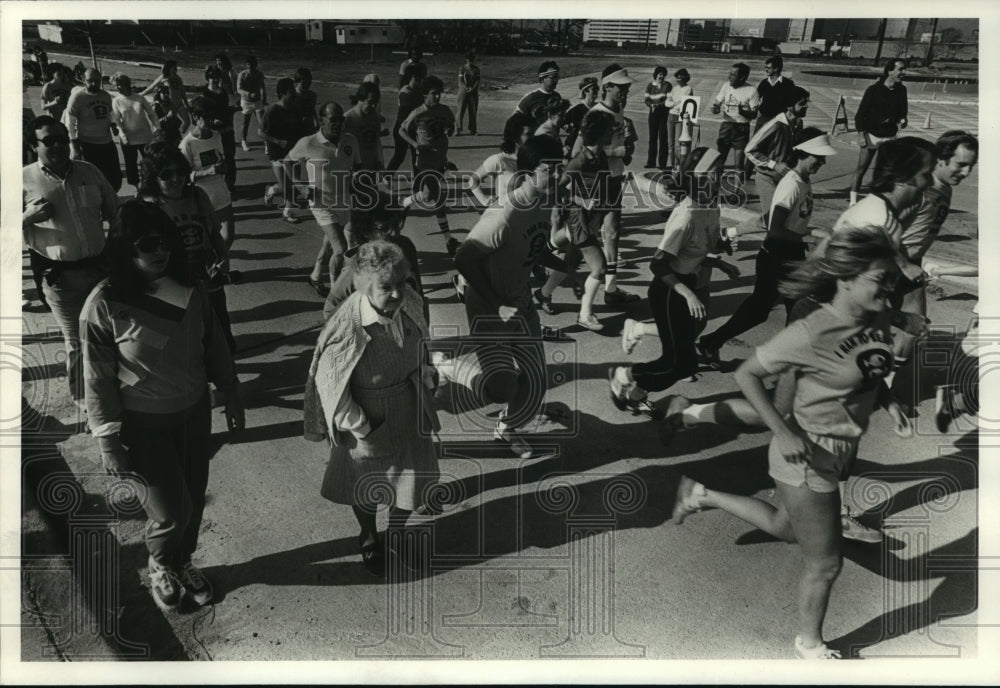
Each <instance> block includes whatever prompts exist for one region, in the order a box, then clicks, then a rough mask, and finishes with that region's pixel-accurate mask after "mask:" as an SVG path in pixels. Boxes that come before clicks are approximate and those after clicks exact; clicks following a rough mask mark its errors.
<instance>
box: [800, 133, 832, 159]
mask: <svg viewBox="0 0 1000 688" xmlns="http://www.w3.org/2000/svg"><path fill="white" fill-rule="evenodd" d="M793 149H794V150H800V151H802V152H803V153H808V154H809V155H823V156H827V155H836V154H837V150H836V149H835V148H834V147H833V146H831V145H830V136H829V134H820V135H819V136H814V137H813V138H811V139H808V140H806V141H803V142H802V143H800V144H799V145H797V146H793Z"/></svg>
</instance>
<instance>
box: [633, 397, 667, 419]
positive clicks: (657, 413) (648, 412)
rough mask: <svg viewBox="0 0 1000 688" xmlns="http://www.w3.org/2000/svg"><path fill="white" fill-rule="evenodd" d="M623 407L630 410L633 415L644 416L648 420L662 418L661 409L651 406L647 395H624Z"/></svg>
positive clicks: (651, 403)
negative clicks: (634, 397) (640, 396)
mask: <svg viewBox="0 0 1000 688" xmlns="http://www.w3.org/2000/svg"><path fill="white" fill-rule="evenodd" d="M625 407H626V408H627V409H628V410H629V411H631V412H632V415H633V416H646V418H649V419H650V420H663V411H662V410H660V409H658V408H656V407H655V406H653V402H651V401H650V400H649V397H648V396H646V397H643V398H642V399H633V398H631V397H626V399H625Z"/></svg>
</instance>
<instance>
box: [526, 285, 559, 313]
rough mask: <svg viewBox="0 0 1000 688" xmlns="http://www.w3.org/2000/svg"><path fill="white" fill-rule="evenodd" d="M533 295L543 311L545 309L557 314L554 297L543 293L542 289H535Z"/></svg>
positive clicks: (547, 311)
mask: <svg viewBox="0 0 1000 688" xmlns="http://www.w3.org/2000/svg"><path fill="white" fill-rule="evenodd" d="M531 296H532V298H534V299H535V303H537V304H538V307H539V308H541V309H542V310H543V311H545V312H546V313H548V314H549V315H555V313H556V309H555V307H553V305H552V297H551V296H546V295H545V294H543V293H542V290H541V289H536V290H535V291H533V292H532V293H531Z"/></svg>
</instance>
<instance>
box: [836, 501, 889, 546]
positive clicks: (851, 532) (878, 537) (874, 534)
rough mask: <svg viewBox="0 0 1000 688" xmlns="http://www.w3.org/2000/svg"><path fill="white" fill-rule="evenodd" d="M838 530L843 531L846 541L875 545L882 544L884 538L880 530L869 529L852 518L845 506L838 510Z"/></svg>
mask: <svg viewBox="0 0 1000 688" xmlns="http://www.w3.org/2000/svg"><path fill="white" fill-rule="evenodd" d="M840 528H841V531H843V535H844V537H845V538H847V539H848V540H857V541H858V542H868V543H877V542H882V539H883V537H884V536H883V535H882V531H881V530H876V529H874V528H869V527H868V526H866V525H865V524H863V523H861V522H860V521H858V520H857V519H856V518H854V516H852V515H851V510H850V509H849V508H847V506H846V505H845V506H842V507H841V508H840Z"/></svg>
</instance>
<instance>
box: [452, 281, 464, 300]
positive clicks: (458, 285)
mask: <svg viewBox="0 0 1000 688" xmlns="http://www.w3.org/2000/svg"><path fill="white" fill-rule="evenodd" d="M451 286H453V287H455V296H457V297H458V300H459V301H461V302H462V303H465V287H464V286H463V285H462V279H461V278H460V277H459V276H458V275H452V276H451Z"/></svg>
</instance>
